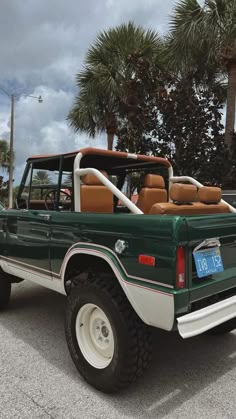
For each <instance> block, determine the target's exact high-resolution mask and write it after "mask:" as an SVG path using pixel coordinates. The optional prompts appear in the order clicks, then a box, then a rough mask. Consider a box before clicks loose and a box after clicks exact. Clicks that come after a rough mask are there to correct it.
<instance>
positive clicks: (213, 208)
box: [150, 202, 230, 215]
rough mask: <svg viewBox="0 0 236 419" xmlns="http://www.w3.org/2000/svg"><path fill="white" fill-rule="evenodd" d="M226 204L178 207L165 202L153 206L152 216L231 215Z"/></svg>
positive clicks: (197, 204) (194, 204) (198, 204)
mask: <svg viewBox="0 0 236 419" xmlns="http://www.w3.org/2000/svg"><path fill="white" fill-rule="evenodd" d="M229 212H230V210H229V207H228V205H226V204H210V205H208V204H203V203H201V202H196V203H195V202H194V203H191V204H182V205H176V204H172V203H171V202H163V203H159V204H155V205H153V206H152V208H151V211H150V214H159V215H163V214H169V215H207V214H219V213H221V214H223V213H229Z"/></svg>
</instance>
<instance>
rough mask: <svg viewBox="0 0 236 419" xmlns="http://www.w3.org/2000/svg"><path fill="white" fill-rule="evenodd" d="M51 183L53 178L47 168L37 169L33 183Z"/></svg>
mask: <svg viewBox="0 0 236 419" xmlns="http://www.w3.org/2000/svg"><path fill="white" fill-rule="evenodd" d="M50 183H51V178H50V176H49V174H48V172H47V171H46V170H37V172H36V173H35V174H34V176H33V179H32V184H33V185H48V184H50Z"/></svg>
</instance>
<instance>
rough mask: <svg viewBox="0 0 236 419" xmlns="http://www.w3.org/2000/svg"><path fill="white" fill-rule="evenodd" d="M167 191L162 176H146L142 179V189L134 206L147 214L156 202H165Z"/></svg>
mask: <svg viewBox="0 0 236 419" xmlns="http://www.w3.org/2000/svg"><path fill="white" fill-rule="evenodd" d="M166 201H167V191H166V190H165V182H164V179H163V177H162V176H159V175H151V174H147V175H146V176H145V178H144V183H143V187H142V189H141V190H140V193H139V197H138V200H137V203H136V206H137V207H138V208H139V209H140V210H141V211H143V213H144V214H148V213H149V211H150V209H151V208H152V206H153V204H155V203H156V202H166Z"/></svg>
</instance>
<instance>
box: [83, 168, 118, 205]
mask: <svg viewBox="0 0 236 419" xmlns="http://www.w3.org/2000/svg"><path fill="white" fill-rule="evenodd" d="M102 173H103V174H104V175H105V176H106V177H108V175H107V173H106V172H102ZM82 182H83V185H81V186H80V194H81V211H82V212H102V213H113V193H112V192H111V191H110V190H109V189H108V188H107V187H106V186H104V185H103V184H102V183H101V182H100V180H99V179H98V178H97V177H96V176H95V175H92V174H88V175H85V176H82Z"/></svg>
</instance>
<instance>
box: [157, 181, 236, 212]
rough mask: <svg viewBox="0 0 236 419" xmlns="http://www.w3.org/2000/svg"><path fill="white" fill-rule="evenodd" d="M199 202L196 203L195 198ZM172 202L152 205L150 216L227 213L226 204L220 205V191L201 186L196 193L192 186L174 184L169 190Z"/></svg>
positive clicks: (195, 188)
mask: <svg viewBox="0 0 236 419" xmlns="http://www.w3.org/2000/svg"><path fill="white" fill-rule="evenodd" d="M197 194H198V199H199V201H200V202H196V197H197ZM170 198H171V200H172V201H173V202H172V203H171V202H163V203H159V204H155V205H153V207H152V208H151V210H150V214H159V215H161V214H169V215H207V214H217V213H229V212H230V209H229V207H228V205H227V204H223V203H220V200H221V189H220V188H216V187H207V186H203V187H202V188H200V189H199V190H198V192H197V187H196V186H194V185H184V184H180V183H174V184H173V185H172V187H171V189H170Z"/></svg>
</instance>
